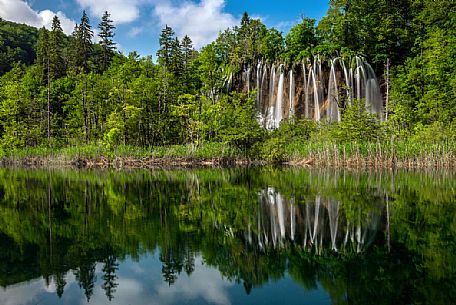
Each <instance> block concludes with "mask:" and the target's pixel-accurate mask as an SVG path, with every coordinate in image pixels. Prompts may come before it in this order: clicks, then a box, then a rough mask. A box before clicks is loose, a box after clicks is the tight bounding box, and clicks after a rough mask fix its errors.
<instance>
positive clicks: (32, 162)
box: [0, 155, 456, 170]
mask: <svg viewBox="0 0 456 305" xmlns="http://www.w3.org/2000/svg"><path fill="white" fill-rule="evenodd" d="M266 165H278V166H288V167H296V168H324V167H327V168H355V169H357V168H358V169H363V168H378V169H446V170H448V169H454V170H456V159H455V158H449V159H445V160H435V159H430V158H405V159H398V158H388V159H383V158H379V157H378V156H374V157H372V158H367V157H362V156H359V157H351V158H321V157H318V156H314V157H307V158H291V159H289V160H283V161H281V162H278V161H266V160H257V159H250V158H246V157H210V158H204V157H143V158H137V157H124V156H123V157H118V156H115V157H108V156H99V157H76V158H67V157H63V156H62V155H57V156H46V157H42V156H21V157H2V158H0V166H1V167H25V168H47V167H48V168H55V167H62V168H63V167H70V168H79V169H83V168H84V169H106V168H113V169H155V168H225V167H239V166H240V167H243V166H246V167H247V166H266Z"/></svg>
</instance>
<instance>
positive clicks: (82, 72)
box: [0, 0, 456, 150]
mask: <svg viewBox="0 0 456 305" xmlns="http://www.w3.org/2000/svg"><path fill="white" fill-rule="evenodd" d="M98 28H99V34H98V35H99V37H100V39H101V40H100V42H99V43H93V41H92V38H93V31H92V28H91V25H90V22H89V19H88V16H87V14H86V13H85V12H83V14H82V18H81V21H80V23H79V24H78V25H77V26H76V27H75V30H74V32H73V34H72V35H71V36H69V37H67V36H65V35H64V34H63V33H62V30H61V26H60V21H59V20H58V18H57V17H55V18H54V20H53V24H52V29H51V30H50V31H48V30H46V29H41V30H39V31H37V30H35V29H33V28H30V27H27V26H24V25H17V24H14V23H11V22H7V21H3V20H2V21H0V37H1V39H0V43H1V45H0V51H1V52H0V74H1V75H2V76H1V77H0V115H1V116H2V120H1V122H0V138H1V140H0V147H1V148H3V149H11V148H14V147H23V146H40V145H51V146H56V147H61V146H66V145H73V144H76V143H80V142H81V141H83V142H86V143H96V144H104V145H107V146H109V147H113V146H115V145H119V144H130V145H140V146H156V145H168V144H188V143H193V144H197V145H199V144H200V143H202V142H204V141H221V142H226V143H230V145H235V146H239V147H242V149H244V150H248V149H249V148H250V147H252V146H254V144H255V142H256V141H261V140H264V137H268V134H267V133H264V132H263V130H262V129H261V128H260V127H259V124H258V123H257V121H258V120H257V113H256V109H255V107H250V105H247V104H249V103H252V104H254V103H255V100H254V99H253V98H252V97H253V96H254V95H253V94H252V92H245V90H243V89H242V88H240V86H239V80H240V79H241V77H242V76H241V73H242V72H243V71H246V69H247V67H251V66H254V65H256V64H257V63H259V62H262V63H264V62H268V63H273V62H281V63H285V64H286V65H292V64H293V63H297V62H300V61H301V60H304V59H305V58H309V57H310V58H311V57H313V56H316V55H320V56H323V57H322V58H326V59H328V58H331V57H335V56H342V57H343V56H347V57H350V56H353V55H355V54H360V55H362V56H364V57H365V58H366V59H367V60H368V61H370V62H371V63H373V68H374V70H375V72H376V74H377V76H378V78H379V81H380V83H381V86H382V93H383V94H384V95H385V99H386V100H387V101H388V105H387V110H386V111H387V114H388V118H389V120H388V121H387V122H385V123H383V124H382V126H380V129H379V130H385V132H387V133H389V134H388V135H391V136H393V135H394V136H395V137H409V136H410V135H413V134H415V133H417V132H421V131H422V130H426V129H427V128H431V127H432V126H437V125H438V126H445V128H447V129H448V130H450V131H451V130H453V129H454V126H455V124H456V123H455V115H456V104H455V103H456V90H455V88H456V73H454V71H455V62H456V60H455V59H456V58H455V57H456V30H455V29H456V12H455V5H454V3H453V1H444V0H441V1H438V2H435V1H430V0H420V1H415V0H407V1H386V0H369V1H358V0H351V1H347V0H332V1H330V7H329V10H328V12H327V15H326V16H325V17H323V18H322V20H320V21H319V22H318V23H316V21H315V20H313V19H309V18H307V17H305V16H302V19H301V21H300V22H299V23H297V24H296V25H294V26H293V27H292V28H291V29H290V31H289V32H288V33H286V34H284V33H281V32H280V31H278V30H277V29H275V28H267V27H266V26H265V25H264V24H263V23H262V22H261V21H260V20H257V19H253V18H251V17H250V16H249V15H248V14H247V13H245V14H244V15H243V16H242V19H241V22H240V24H239V25H238V26H235V27H233V28H228V29H226V30H225V31H223V32H221V33H220V34H219V36H218V38H217V39H216V40H215V41H214V42H212V43H210V44H208V45H207V46H205V47H203V48H202V49H201V50H199V51H197V50H195V49H194V48H193V43H192V40H191V37H188V36H184V37H182V38H181V37H177V36H176V34H175V32H174V31H173V29H172V28H171V27H170V26H165V27H164V29H163V31H162V33H161V36H160V41H159V42H160V48H159V50H158V52H157V54H156V61H154V60H153V59H152V57H145V58H140V57H139V56H138V55H137V54H136V53H134V52H133V53H131V54H130V55H128V56H124V55H122V54H120V53H119V52H117V50H116V48H115V44H114V42H113V37H114V35H115V32H114V30H115V27H114V26H113V25H112V21H111V20H110V15H109V13H108V12H105V14H104V15H103V18H102V20H101V23H100V24H99V26H98ZM326 59H325V60H326ZM387 87H388V89H387ZM231 91H237V92H236V93H233V92H231ZM257 94H261V93H257ZM386 94H388V95H387V96H386ZM361 111H363V109H361ZM344 113H345V112H344V111H343V113H342V115H344ZM347 113H350V112H347ZM351 117H352V120H357V119H356V118H358V117H363V116H362V115H361V116H358V115H353V116H351ZM297 119H299V118H297ZM347 120H349V118H348V117H346V118H345V119H343V124H342V125H344V124H345V125H344V126H355V125H356V124H352V123H351V122H348V121H347ZM439 124H440V125H439ZM356 126H359V127H360V128H362V126H360V125H359V124H358V125H356ZM383 127H384V128H383ZM340 128H342V130H345V131H346V132H348V133H350V132H351V129H350V128H348V129H347V128H345V127H343V126H341V127H340ZM344 128H345V129H344ZM432 128H434V127H432ZM439 128H440V127H439ZM452 128H453V129H452ZM377 129H378V128H377ZM345 131H344V132H345ZM356 132H357V133H359V134H366V132H367V131H366V132H364V131H363V132H361V131H359V130H358V131H356ZM367 133H369V132H367ZM450 133H451V132H450ZM345 135H346V137H345ZM345 135H344V136H343V137H345V139H354V137H356V135H354V134H345ZM46 138H47V141H45V139H46ZM246 139H249V140H246ZM366 139H367V138H366ZM378 139H379V137H377V136H376V137H373V138H372V137H368V139H367V141H377V140H378ZM359 140H361V141H362V139H359Z"/></svg>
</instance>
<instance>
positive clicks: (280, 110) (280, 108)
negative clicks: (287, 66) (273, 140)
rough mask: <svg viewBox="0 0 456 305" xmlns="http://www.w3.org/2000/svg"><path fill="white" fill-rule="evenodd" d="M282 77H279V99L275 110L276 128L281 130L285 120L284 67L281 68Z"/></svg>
mask: <svg viewBox="0 0 456 305" xmlns="http://www.w3.org/2000/svg"><path fill="white" fill-rule="evenodd" d="M280 70H281V71H280V77H279V87H278V89H277V99H276V103H275V109H274V127H275V128H279V126H280V122H281V121H282V119H283V82H284V78H285V77H284V72H283V66H280Z"/></svg>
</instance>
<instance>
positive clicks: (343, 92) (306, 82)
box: [241, 57, 383, 129]
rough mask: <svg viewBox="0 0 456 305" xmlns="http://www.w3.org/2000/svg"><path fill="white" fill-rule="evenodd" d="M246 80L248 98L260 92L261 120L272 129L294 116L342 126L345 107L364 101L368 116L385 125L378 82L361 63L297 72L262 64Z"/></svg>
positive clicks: (308, 65) (310, 66) (318, 65)
mask: <svg viewBox="0 0 456 305" xmlns="http://www.w3.org/2000/svg"><path fill="white" fill-rule="evenodd" d="M255 70H256V71H255ZM268 70H269V72H267V71H268ZM242 79H243V82H244V84H243V86H241V87H243V88H245V91H246V92H250V91H251V90H253V89H257V95H256V104H257V105H256V106H257V110H258V117H259V120H260V123H261V124H262V125H263V126H264V127H266V128H268V129H272V128H278V127H279V125H280V122H281V121H283V120H287V119H289V118H291V117H293V116H297V117H305V118H313V119H314V120H315V121H320V120H327V121H332V122H339V121H340V120H341V107H345V105H347V104H350V103H351V102H352V101H353V99H360V100H363V101H364V102H365V104H366V111H367V112H369V113H372V114H377V115H378V117H379V119H380V120H383V98H382V93H381V91H380V87H379V84H378V81H377V77H376V76H375V73H374V70H373V69H372V67H371V66H370V65H369V63H367V62H366V61H365V60H364V59H363V58H361V57H354V58H353V59H352V60H348V61H347V60H345V59H344V58H335V59H332V60H329V61H327V62H326V61H322V60H321V59H320V58H319V57H316V58H315V59H313V60H310V59H306V60H305V61H304V62H303V63H302V64H298V65H292V66H286V65H284V64H280V65H275V64H272V65H267V64H263V63H261V62H259V63H258V64H257V65H256V66H253V67H250V66H248V67H245V70H244V72H243V74H242ZM254 87H255V88H254Z"/></svg>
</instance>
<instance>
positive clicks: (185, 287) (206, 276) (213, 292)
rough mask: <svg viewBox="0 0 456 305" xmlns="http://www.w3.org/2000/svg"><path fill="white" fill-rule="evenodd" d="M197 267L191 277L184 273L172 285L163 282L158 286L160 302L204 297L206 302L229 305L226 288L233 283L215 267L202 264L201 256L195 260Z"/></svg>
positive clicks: (165, 302)
mask: <svg viewBox="0 0 456 305" xmlns="http://www.w3.org/2000/svg"><path fill="white" fill-rule="evenodd" d="M196 265H199V266H200V268H196V269H195V272H193V273H192V275H191V277H189V276H187V275H186V274H182V275H181V277H179V279H178V280H177V281H176V283H174V285H172V286H168V284H167V283H164V282H161V283H160V284H159V285H158V286H157V287H156V290H157V294H158V298H157V299H158V300H159V301H158V304H173V303H180V300H185V299H198V298H202V299H204V300H205V301H206V302H209V303H214V304H220V305H228V304H230V300H229V298H228V295H227V291H226V288H228V287H229V286H231V285H232V284H231V283H228V282H226V281H224V280H223V279H222V278H221V276H220V273H219V272H218V271H217V270H215V269H209V268H207V267H205V266H202V263H201V258H200V257H199V258H197V259H196V260H195V266H196Z"/></svg>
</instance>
